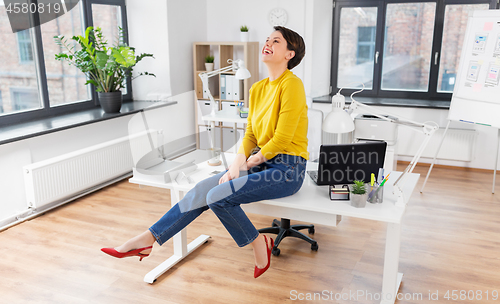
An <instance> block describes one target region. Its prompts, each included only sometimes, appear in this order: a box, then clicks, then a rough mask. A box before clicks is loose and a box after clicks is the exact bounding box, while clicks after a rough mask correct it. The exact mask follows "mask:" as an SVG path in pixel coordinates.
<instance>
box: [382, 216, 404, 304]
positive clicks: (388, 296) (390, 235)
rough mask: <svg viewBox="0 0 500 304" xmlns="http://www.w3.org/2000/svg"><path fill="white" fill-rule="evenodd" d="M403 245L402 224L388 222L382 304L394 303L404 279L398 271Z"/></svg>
mask: <svg viewBox="0 0 500 304" xmlns="http://www.w3.org/2000/svg"><path fill="white" fill-rule="evenodd" d="M400 247H401V224H394V223H388V224H387V236H386V239H385V258H384V274H383V279H382V301H381V302H380V304H394V302H395V300H396V296H397V293H398V290H399V286H400V285H401V281H402V280H403V274H402V273H398V265H399V249H400Z"/></svg>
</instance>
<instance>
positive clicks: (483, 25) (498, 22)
mask: <svg viewBox="0 0 500 304" xmlns="http://www.w3.org/2000/svg"><path fill="white" fill-rule="evenodd" d="M499 80H500V10H487V11H473V12H472V13H471V14H470V15H469V20H468V23H467V31H466V33H465V38H464V42H463V46H462V54H461V56H460V64H459V68H458V73H457V81H456V84H455V88H454V90H453V95H452V98H451V105H450V111H449V114H448V119H449V120H454V121H462V122H469V123H474V124H482V125H488V126H493V127H496V128H500V84H499Z"/></svg>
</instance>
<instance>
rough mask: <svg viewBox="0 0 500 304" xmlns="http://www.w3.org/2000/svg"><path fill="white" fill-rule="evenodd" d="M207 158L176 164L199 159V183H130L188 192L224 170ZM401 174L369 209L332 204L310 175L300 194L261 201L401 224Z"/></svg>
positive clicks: (412, 177)
mask: <svg viewBox="0 0 500 304" xmlns="http://www.w3.org/2000/svg"><path fill="white" fill-rule="evenodd" d="M224 155H225V158H226V161H227V165H229V164H231V162H232V160H233V158H234V155H235V154H233V153H224ZM207 159H208V158H207V151H202V150H196V151H194V152H191V153H188V154H186V155H183V156H181V157H179V158H177V159H176V161H181V162H187V161H191V160H195V163H197V164H198V169H197V170H196V171H195V172H193V173H190V174H188V175H189V176H190V177H191V178H192V179H193V180H194V182H195V183H191V184H190V183H188V182H187V181H185V182H184V183H181V184H179V183H177V182H175V181H174V182H170V183H162V182H158V181H153V180H146V179H137V178H134V177H132V178H131V179H130V180H129V181H130V182H131V183H136V184H141V185H147V186H153V187H160V188H167V189H175V190H178V191H185V192H187V191H189V190H191V189H192V188H193V187H194V185H195V184H196V183H197V182H199V181H201V180H203V179H205V178H207V177H208V176H209V175H210V173H211V172H213V171H222V170H224V168H225V167H224V164H221V165H219V166H209V165H208V164H207V162H206V160H207ZM200 160H201V161H200ZM315 168H317V163H313V162H308V164H307V170H314V169H315ZM399 175H401V172H393V173H392V174H391V176H390V178H389V179H388V181H387V182H386V184H385V185H386V186H384V187H385V189H384V202H383V203H381V204H371V203H367V204H366V207H365V208H355V207H352V206H351V204H350V201H331V200H330V198H329V193H328V191H329V187H328V186H318V185H316V183H314V181H313V180H312V179H311V178H310V177H309V175H308V174H306V178H305V180H304V183H303V185H302V188H301V189H300V190H299V192H297V193H296V194H294V195H292V196H288V197H284V198H280V199H274V200H264V201H260V202H259V203H261V204H269V205H274V206H282V207H285V208H291V209H294V210H297V211H300V210H307V211H313V212H319V213H327V214H337V215H345V216H350V217H357V218H364V219H370V220H375V221H383V222H390V223H400V222H401V218H402V217H403V215H404V212H405V209H406V207H405V206H396V205H395V203H396V200H397V197H396V195H394V194H393V183H394V182H395V181H396V179H397V178H398V177H399ZM419 177H420V175H419V174H415V173H411V174H408V178H407V180H406V183H405V185H404V187H403V189H402V190H403V193H404V201H405V203H406V204H407V203H408V201H409V198H410V196H411V194H412V193H413V190H414V189H415V186H416V184H417V182H418V179H419Z"/></svg>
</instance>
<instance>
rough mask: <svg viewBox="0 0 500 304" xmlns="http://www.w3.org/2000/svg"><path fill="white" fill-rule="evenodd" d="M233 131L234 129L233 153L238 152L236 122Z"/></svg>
mask: <svg viewBox="0 0 500 304" xmlns="http://www.w3.org/2000/svg"><path fill="white" fill-rule="evenodd" d="M233 131H234V154H236V153H238V128H237V124H236V123H234V126H233Z"/></svg>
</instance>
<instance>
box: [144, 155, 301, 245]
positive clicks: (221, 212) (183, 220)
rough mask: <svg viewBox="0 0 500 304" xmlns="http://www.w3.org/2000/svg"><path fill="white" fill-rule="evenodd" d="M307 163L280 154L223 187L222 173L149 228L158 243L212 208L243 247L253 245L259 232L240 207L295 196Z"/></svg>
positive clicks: (294, 157) (292, 156)
mask: <svg viewBox="0 0 500 304" xmlns="http://www.w3.org/2000/svg"><path fill="white" fill-rule="evenodd" d="M306 162H307V161H306V160H305V159H304V158H302V157H300V156H294V155H287V154H278V155H276V156H275V157H274V158H272V159H270V160H268V161H266V162H264V163H262V164H260V165H258V166H255V167H252V168H250V170H248V171H246V172H245V171H242V172H240V177H239V178H237V179H234V180H231V181H229V182H225V183H222V184H220V185H219V179H220V178H221V177H222V175H224V173H225V172H221V173H219V174H216V175H214V176H212V177H209V178H207V179H205V180H202V181H201V182H199V183H198V184H196V186H195V187H194V188H193V189H191V190H190V191H189V192H188V193H186V195H185V196H184V198H183V199H181V200H180V201H179V202H178V203H177V204H176V205H174V206H173V207H172V208H170V210H169V211H168V212H167V213H166V214H165V215H164V216H163V217H162V218H161V219H160V220H158V222H156V223H155V224H154V225H153V226H151V227H150V228H149V231H151V233H152V234H153V236H154V237H155V238H156V241H157V242H158V244H160V245H163V243H165V242H166V241H167V240H169V239H170V238H171V237H173V236H174V235H175V234H176V233H177V232H179V231H181V230H182V229H183V228H184V227H186V226H187V225H188V224H189V223H191V222H192V221H193V220H194V219H195V218H197V217H198V216H199V215H200V214H202V213H203V212H204V211H206V210H208V209H212V211H213V212H214V213H215V215H217V217H218V218H219V220H220V221H221V222H222V224H223V225H224V227H226V229H227V231H228V232H229V234H231V236H232V237H233V239H234V241H235V242H236V244H238V246H239V247H243V246H246V245H248V244H250V243H251V242H253V241H254V240H255V239H256V238H257V236H258V235H259V232H258V231H257V229H255V227H254V225H253V224H252V222H250V220H249V219H248V217H247V216H246V214H245V212H244V211H243V209H241V206H240V204H248V203H252V202H257V201H261V200H267V199H276V198H281V197H285V196H289V195H292V194H294V193H296V192H297V191H299V189H300V187H301V186H302V182H303V181H304V176H305V168H306Z"/></svg>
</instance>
